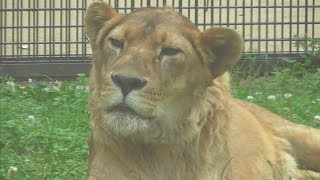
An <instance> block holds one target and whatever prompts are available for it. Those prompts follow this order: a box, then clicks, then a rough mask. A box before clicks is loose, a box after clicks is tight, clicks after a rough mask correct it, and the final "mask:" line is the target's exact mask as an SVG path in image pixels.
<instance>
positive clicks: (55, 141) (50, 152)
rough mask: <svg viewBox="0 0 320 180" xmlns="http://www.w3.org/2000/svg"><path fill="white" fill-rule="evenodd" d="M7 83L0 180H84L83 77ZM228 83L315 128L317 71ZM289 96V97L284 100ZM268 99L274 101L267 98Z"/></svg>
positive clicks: (319, 111)
mask: <svg viewBox="0 0 320 180" xmlns="http://www.w3.org/2000/svg"><path fill="white" fill-rule="evenodd" d="M302 69H303V68H302ZM234 74H237V71H235V73H234ZM8 80H10V79H8V78H7V79H3V83H2V84H0V88H1V91H0V95H1V96H0V97H1V100H0V105H1V109H0V110H1V119H0V125H1V126H0V179H6V178H7V179H77V180H78V179H86V171H87V154H88V147H87V137H88V132H89V115H88V110H87V102H86V101H87V91H86V89H84V88H82V87H83V86H85V85H86V83H87V82H86V81H87V79H86V78H85V77H84V76H79V77H78V78H77V79H76V81H75V82H73V83H69V82H63V83H60V82H51V83H48V82H47V83H34V84H28V85H26V86H21V85H20V86H18V85H16V84H14V83H10V81H9V82H8ZM6 81H7V82H6ZM232 85H233V94H234V96H236V97H238V98H241V99H247V98H248V96H252V97H249V101H252V102H254V103H257V104H260V105H262V106H264V107H266V108H268V109H270V110H271V111H273V112H275V113H277V114H280V115H282V116H284V117H286V118H288V119H291V120H293V121H295V122H298V123H303V124H307V125H309V126H314V127H319V124H320V123H319V121H317V120H316V119H315V116H320V108H319V107H320V69H318V70H317V71H316V72H312V73H310V72H308V71H306V70H302V71H298V70H294V71H293V70H292V68H291V69H290V68H287V69H284V70H281V71H277V72H276V73H274V74H273V75H271V76H262V77H257V76H249V77H246V78H240V77H239V76H237V75H234V76H233V80H232ZM57 87H59V88H57ZM287 93H290V94H291V95H292V97H289V98H285V97H284V95H285V94H287ZM270 95H273V96H275V99H270V98H269V99H268V96H270ZM287 96H288V95H287ZM10 166H12V167H11V168H10ZM14 167H16V168H17V171H14ZM10 169H11V170H10ZM12 169H13V170H12Z"/></svg>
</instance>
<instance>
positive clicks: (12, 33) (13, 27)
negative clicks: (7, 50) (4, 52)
mask: <svg viewBox="0 0 320 180" xmlns="http://www.w3.org/2000/svg"><path fill="white" fill-rule="evenodd" d="M14 4H15V2H14V0H12V9H15V6H14ZM14 16H15V12H14V11H12V20H11V22H12V32H11V35H12V36H11V42H12V44H11V48H12V50H11V55H12V56H14V42H15V38H14V37H15V32H14V31H15V21H14V20H15V18H14ZM17 62H19V59H18V60H17Z"/></svg>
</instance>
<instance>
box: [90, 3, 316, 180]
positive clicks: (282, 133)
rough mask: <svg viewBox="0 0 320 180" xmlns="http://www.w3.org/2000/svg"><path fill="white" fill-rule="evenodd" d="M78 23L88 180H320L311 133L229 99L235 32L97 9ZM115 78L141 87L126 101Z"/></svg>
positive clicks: (236, 54)
mask: <svg viewBox="0 0 320 180" xmlns="http://www.w3.org/2000/svg"><path fill="white" fill-rule="evenodd" d="M85 21H86V31H87V35H88V37H89V39H90V44H91V47H92V50H93V62H92V71H91V75H90V84H89V86H90V94H89V107H90V113H91V120H92V121H91V122H92V132H91V135H90V138H89V147H90V150H89V179H92V180H93V179H112V180H117V179H119V180H126V179H128V180H129V179H130V180H131V179H141V180H149V179H154V180H170V179H174V180H188V179H189V180H209V179H210V180H217V179H235V180H236V179H239V180H247V179H255V180H256V179H266V178H268V179H290V178H303V177H304V176H305V174H307V175H314V176H319V173H317V172H320V160H319V157H320V143H319V142H320V132H319V130H318V129H312V128H307V127H305V126H302V125H296V124H294V123H291V122H289V121H287V120H284V119H282V118H280V117H278V116H276V115H274V114H272V113H271V112H269V111H267V110H265V109H263V108H261V107H259V106H257V105H254V104H250V103H247V102H244V101H241V100H237V99H234V98H233V97H232V96H231V95H230V90H229V83H228V81H229V76H228V73H227V71H228V70H229V69H230V67H232V66H233V65H234V64H236V62H237V61H238V60H239V58H240V54H241V52H242V44H243V43H242V39H241V38H240V36H239V35H238V34H237V33H236V32H234V31H233V30H230V29H226V28H210V29H208V30H207V31H205V32H200V31H199V30H198V29H197V28H196V26H195V25H194V24H192V23H191V22H190V21H189V20H188V19H187V18H185V17H183V16H182V15H179V14H178V13H176V12H174V11H173V10H172V9H171V8H144V9H140V10H137V11H134V12H133V13H130V14H128V15H126V16H124V15H121V14H118V13H116V12H115V11H114V10H113V9H112V8H111V7H110V6H108V5H106V4H105V3H103V2H94V3H93V4H92V5H90V7H89V8H88V11H87V14H86V17H85ZM172 48H173V50H172ZM168 49H169V50H168ZM177 49H180V50H178V51H177ZM166 50H168V51H167V52H166ZM115 75H121V76H123V77H130V78H135V79H139V80H144V81H145V82H146V84H145V85H144V86H143V87H140V88H136V89H133V90H131V91H129V93H128V94H124V90H123V89H124V88H123V87H121V86H119V84H117V83H116V81H115V79H113V77H114V76H115ZM121 82H123V81H121ZM127 85H128V84H127ZM120 105H121V106H120ZM123 105H124V107H125V108H124V107H123ZM303 168H304V169H306V170H313V171H315V172H311V171H304V170H301V169H303ZM307 175H306V176H307Z"/></svg>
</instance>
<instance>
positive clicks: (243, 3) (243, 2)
mask: <svg viewBox="0 0 320 180" xmlns="http://www.w3.org/2000/svg"><path fill="white" fill-rule="evenodd" d="M245 2H246V1H245V0H242V35H243V36H244V41H245V42H246V26H245V23H246V8H245V5H246V3H245ZM244 48H246V43H245V44H244Z"/></svg>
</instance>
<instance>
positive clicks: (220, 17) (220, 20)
mask: <svg viewBox="0 0 320 180" xmlns="http://www.w3.org/2000/svg"><path fill="white" fill-rule="evenodd" d="M221 6H222V0H219V26H221V24H222V8H221Z"/></svg>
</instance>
